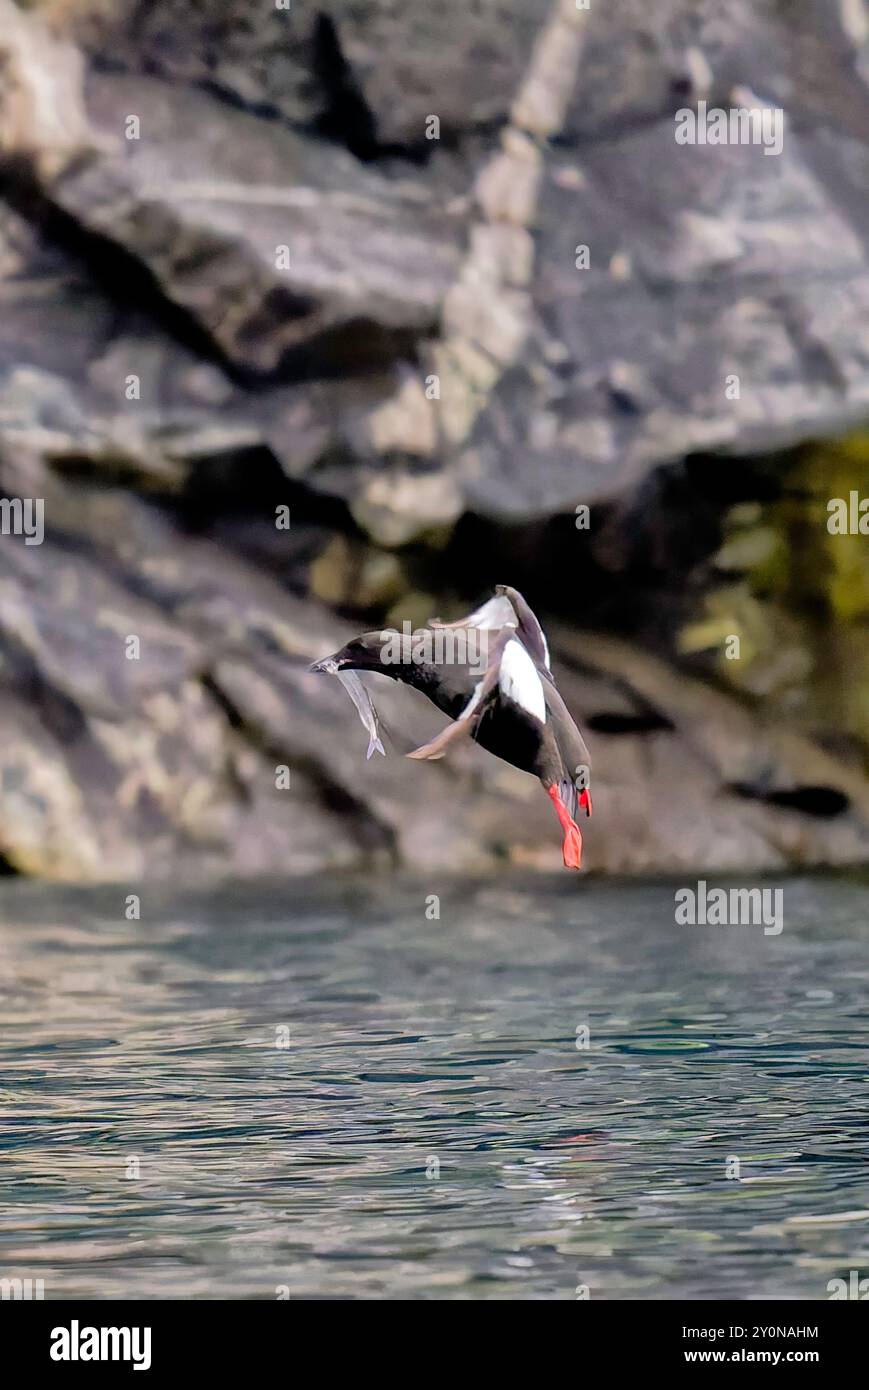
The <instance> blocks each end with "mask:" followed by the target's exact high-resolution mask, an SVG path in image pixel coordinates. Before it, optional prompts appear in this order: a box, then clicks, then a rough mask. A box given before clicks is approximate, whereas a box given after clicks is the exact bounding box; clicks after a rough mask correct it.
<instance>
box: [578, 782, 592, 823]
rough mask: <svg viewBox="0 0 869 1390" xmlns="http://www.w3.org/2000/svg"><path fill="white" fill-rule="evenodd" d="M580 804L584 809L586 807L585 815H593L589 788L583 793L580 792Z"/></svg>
mask: <svg viewBox="0 0 869 1390" xmlns="http://www.w3.org/2000/svg"><path fill="white" fill-rule="evenodd" d="M579 804H580V806H584V807H585V814H586V815H587V816H590V815H591V792H590V791H589V789H588V787H586V788H585V790H584V791H581V792H580V794H579Z"/></svg>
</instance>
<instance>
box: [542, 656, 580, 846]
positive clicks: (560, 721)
mask: <svg viewBox="0 0 869 1390" xmlns="http://www.w3.org/2000/svg"><path fill="white" fill-rule="evenodd" d="M543 698H544V700H545V701H546V722H547V724H548V726H549V727H550V729H551V730H552V736H553V740H554V742H555V747H556V749H557V751H558V756H559V759H560V762H561V774H562V775H561V778H560V782H559V791H560V793H561V799H562V801H563V802H564V804H565V806H566V807H567V809H568V810H569V811H570V814H571V816H572V817H573V819H574V820H576V818H577V816H578V814H579V797H580V795H581V794H582V792H583V791H587V790H588V789H589V784H590V779H591V757H590V754H589V751H588V747H587V746H586V742H585V739H584V738H583V736H582V734H581V733H580V732H579V729H578V728H577V727H576V724H575V722H574V719H573V716H572V714H571V713H570V710H569V709H568V708H567V705H566V704H565V703H564V701H563V700H562V698H561V696H560V695H559V693H558V690H557V689H556V687H555V685H554V684H546V683H544V685H543Z"/></svg>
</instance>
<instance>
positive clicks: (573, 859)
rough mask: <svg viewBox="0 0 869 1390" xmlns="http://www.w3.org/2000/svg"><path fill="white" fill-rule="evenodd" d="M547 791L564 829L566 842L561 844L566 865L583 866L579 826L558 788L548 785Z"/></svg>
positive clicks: (571, 866) (568, 867) (567, 866)
mask: <svg viewBox="0 0 869 1390" xmlns="http://www.w3.org/2000/svg"><path fill="white" fill-rule="evenodd" d="M546 792H547V795H548V796H549V797H550V799H551V801H552V804H553V806H554V807H555V814H556V815H557V816H558V819H559V822H560V824H561V828H562V830H563V831H564V843H563V844H562V846H561V854H562V858H563V859H564V867H565V869H579V868H581V867H582V835H581V834H580V830H579V826H578V825H577V823H576V821H575V820H574V819H573V818H572V816H571V814H570V812H569V811H568V809H567V807H566V806H565V804H564V802H563V801H562V800H561V797H560V795H559V793H558V788H557V787H554V786H553V787H547V788H546Z"/></svg>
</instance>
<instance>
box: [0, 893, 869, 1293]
mask: <svg viewBox="0 0 869 1390" xmlns="http://www.w3.org/2000/svg"><path fill="white" fill-rule="evenodd" d="M769 886H773V887H775V886H778V887H781V888H782V889H783V892H784V898H783V905H784V923H785V925H784V930H783V931H782V933H781V934H780V935H778V936H767V935H764V933H763V931H762V929H760V928H756V927H755V928H753V927H733V926H731V927H694V928H691V927H678V926H676V925H675V922H674V897H673V891H674V890H673V887H667V886H666V885H661V884H657V885H642V884H631V885H627V886H625V885H619V884H615V883H606V884H602V883H596V882H594V881H593V880H576V879H573V878H572V877H569V876H567V875H565V876H563V877H560V878H559V879H557V880H549V879H547V880H545V881H543V882H540V881H537V880H533V881H529V880H527V879H525V880H522V879H518V880H515V881H514V880H510V879H502V880H497V881H492V882H488V883H486V884H485V885H482V884H471V885H467V884H466V885H459V884H455V885H450V884H445V883H441V884H438V883H436V882H435V883H432V882H426V883H422V882H420V883H412V882H407V881H404V882H400V883H393V882H392V881H390V880H388V879H382V880H377V881H368V882H366V883H359V882H356V881H353V880H337V881H333V882H330V883H308V882H306V883H295V884H293V885H290V886H286V885H284V886H281V887H274V888H267V889H263V888H262V887H257V888H250V887H245V888H238V889H235V890H232V889H221V890H220V891H219V892H215V893H213V894H205V893H201V894H187V895H179V894H177V893H172V892H170V891H168V890H165V889H164V890H160V891H159V892H158V891H157V890H153V889H152V890H143V892H142V907H141V914H142V915H141V920H139V921H127V920H126V919H125V917H124V892H123V891H120V890H115V889H101V890H99V891H72V890H69V889H57V888H44V887H38V886H33V885H27V884H24V883H18V882H15V881H11V882H10V881H7V882H6V883H3V884H2V885H0V923H2V925H0V1019H2V1032H0V1276H8V1277H12V1276H16V1275H17V1276H19V1277H31V1278H35V1279H36V1278H41V1279H43V1280H44V1281H45V1296H46V1298H56V1297H76V1298H77V1297H84V1298H152V1297H161V1298H227V1297H229V1298H270V1299H271V1298H275V1297H276V1296H277V1291H278V1290H282V1291H283V1292H284V1293H289V1296H290V1297H302V1296H322V1297H350V1298H380V1297H386V1298H401V1297H405V1298H430V1299H431V1298H499V1299H510V1298H546V1299H551V1298H556V1299H562V1298H563V1299H573V1298H575V1297H576V1290H577V1287H578V1286H585V1287H586V1288H587V1290H588V1293H589V1296H590V1297H591V1298H671V1297H689V1298H710V1297H728V1298H760V1299H763V1298H781V1297H784V1298H810V1299H818V1298H821V1299H824V1298H827V1297H828V1292H827V1287H826V1286H827V1282H828V1280H830V1279H831V1278H833V1277H834V1276H837V1275H844V1276H845V1277H847V1273H848V1271H849V1270H850V1269H858V1270H861V1271H862V1274H863V1277H869V1092H867V1067H869V1001H867V985H869V889H867V886H866V884H865V882H861V881H860V880H854V879H851V880H848V879H839V878H829V879H824V878H805V879H788V880H782V881H779V882H778V883H776V884H771V885H769ZM432 893H439V894H440V918H439V920H430V919H429V917H427V915H426V908H427V897H428V895H430V894H432ZM428 910H429V912H432V911H433V908H432V907H431V906H429V908H428ZM586 1027H587V1028H588V1029H589V1036H588V1046H587V1047H584V1046H582V1045H580V1046H579V1047H578V1046H577V1042H579V1043H580V1044H582V1043H583V1040H584V1035H583V1033H582V1032H580V1034H579V1036H578V1035H577V1029H580V1030H581V1029H583V1028H586ZM284 1042H287V1043H288V1045H287V1046H283V1045H282V1044H283V1043H284ZM734 1159H736V1160H738V1172H739V1177H738V1178H736V1177H734V1176H730V1177H729V1176H728V1171H730V1172H731V1173H734V1172H735V1171H736V1167H735V1165H734V1163H733V1160H734ZM728 1164H729V1168H728Z"/></svg>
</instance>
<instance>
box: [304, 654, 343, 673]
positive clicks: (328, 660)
mask: <svg viewBox="0 0 869 1390" xmlns="http://www.w3.org/2000/svg"><path fill="white" fill-rule="evenodd" d="M338 666H339V662H337V661H336V660H335V658H334V656H324V657H323V660H322V661H312V662H311V665H310V666H309V667H308V670H309V671H325V672H326V674H327V675H329V676H334V674H335V672H336V671H337V670H338Z"/></svg>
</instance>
